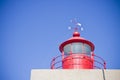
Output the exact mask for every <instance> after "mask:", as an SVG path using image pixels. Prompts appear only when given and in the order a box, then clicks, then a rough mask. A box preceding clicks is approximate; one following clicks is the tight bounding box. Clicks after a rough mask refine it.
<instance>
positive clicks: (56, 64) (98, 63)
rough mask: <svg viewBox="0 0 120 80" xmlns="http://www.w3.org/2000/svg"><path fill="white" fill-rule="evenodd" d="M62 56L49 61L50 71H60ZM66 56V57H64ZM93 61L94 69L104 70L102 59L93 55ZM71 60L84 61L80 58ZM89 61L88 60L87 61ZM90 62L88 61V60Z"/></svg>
mask: <svg viewBox="0 0 120 80" xmlns="http://www.w3.org/2000/svg"><path fill="white" fill-rule="evenodd" d="M62 56H63V55H59V56H56V57H54V58H53V59H52V61H51V64H50V66H51V69H62V62H63V61H62V60H63V59H62ZM64 56H66V55H64ZM93 57H94V59H93V62H94V63H93V68H94V69H106V62H105V60H104V59H103V58H101V57H99V56H97V55H93ZM72 59H84V58H82V57H73V58H72ZM88 60H89V59H88ZM89 61H90V60H89ZM68 65H82V64H74V63H73V64H68Z"/></svg>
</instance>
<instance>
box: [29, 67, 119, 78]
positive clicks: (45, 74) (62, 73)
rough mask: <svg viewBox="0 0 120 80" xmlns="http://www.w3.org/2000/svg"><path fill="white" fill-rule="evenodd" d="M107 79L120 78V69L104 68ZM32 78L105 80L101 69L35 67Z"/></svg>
mask: <svg viewBox="0 0 120 80" xmlns="http://www.w3.org/2000/svg"><path fill="white" fill-rule="evenodd" d="M104 74H105V80H120V70H104ZM31 80H104V78H103V71H102V70H101V69H71V70H70V69H66V70H65V69H53V70H51V69H33V70H32V71H31Z"/></svg>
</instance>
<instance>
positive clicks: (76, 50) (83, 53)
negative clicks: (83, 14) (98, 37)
mask: <svg viewBox="0 0 120 80" xmlns="http://www.w3.org/2000/svg"><path fill="white" fill-rule="evenodd" d="M75 24H76V27H75V28H74V29H75V31H74V32H73V36H72V37H71V38H70V39H68V40H66V41H64V42H63V43H61V44H60V46H59V50H60V52H61V54H62V55H59V56H57V57H54V58H53V60H52V62H51V69H58V68H62V69H95V68H99V69H100V68H104V69H106V62H105V61H104V60H103V59H102V58H101V57H99V56H96V55H95V54H94V49H95V46H94V44H93V43H92V42H90V41H89V40H86V39H85V38H83V37H81V36H80V33H79V32H78V27H77V26H81V24H80V23H75ZM81 30H83V29H82V28H81ZM99 60H100V61H99Z"/></svg>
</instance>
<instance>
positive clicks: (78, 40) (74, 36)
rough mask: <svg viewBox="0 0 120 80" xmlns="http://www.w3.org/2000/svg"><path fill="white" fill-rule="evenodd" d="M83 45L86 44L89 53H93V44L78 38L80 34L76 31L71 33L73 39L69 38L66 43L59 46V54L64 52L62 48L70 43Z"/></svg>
mask: <svg viewBox="0 0 120 80" xmlns="http://www.w3.org/2000/svg"><path fill="white" fill-rule="evenodd" d="M77 42H80V43H83V44H87V45H89V46H90V47H91V51H94V48H95V47H94V44H93V43H92V42H90V41H88V40H86V39H84V38H82V37H80V33H79V32H78V31H75V32H74V33H73V37H71V38H70V39H68V40H67V41H65V42H63V43H62V44H61V45H60V46H59V50H60V52H62V51H63V50H64V46H65V45H67V44H70V43H77Z"/></svg>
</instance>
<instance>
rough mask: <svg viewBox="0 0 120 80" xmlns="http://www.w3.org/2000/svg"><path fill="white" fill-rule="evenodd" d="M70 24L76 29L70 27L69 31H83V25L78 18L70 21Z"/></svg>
mask: <svg viewBox="0 0 120 80" xmlns="http://www.w3.org/2000/svg"><path fill="white" fill-rule="evenodd" d="M70 22H71V23H73V24H74V25H75V26H74V27H71V26H69V27H68V29H69V30H71V29H74V30H75V31H78V30H79V29H80V31H83V27H82V25H81V23H79V22H78V21H77V19H76V18H74V19H72V20H70Z"/></svg>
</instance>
